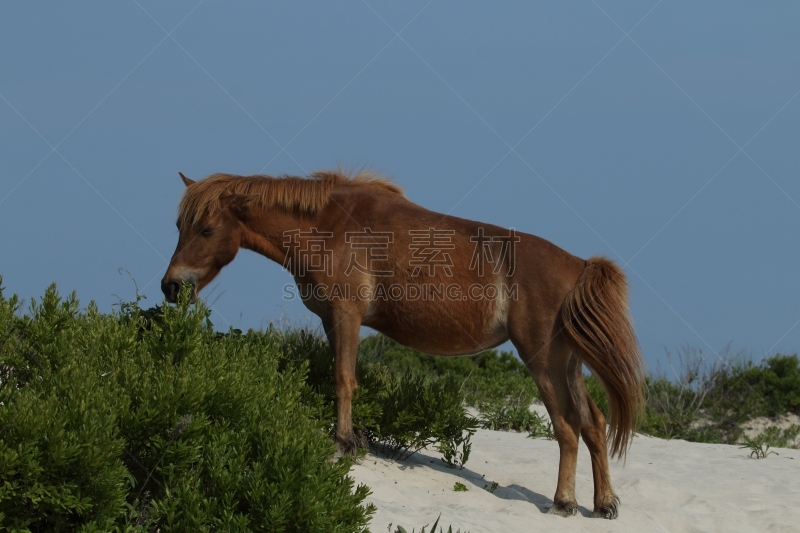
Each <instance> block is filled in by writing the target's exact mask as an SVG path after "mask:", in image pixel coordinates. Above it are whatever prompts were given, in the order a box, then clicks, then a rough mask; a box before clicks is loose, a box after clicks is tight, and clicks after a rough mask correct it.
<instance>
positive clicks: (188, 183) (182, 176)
mask: <svg viewBox="0 0 800 533" xmlns="http://www.w3.org/2000/svg"><path fill="white" fill-rule="evenodd" d="M178 174H180V176H181V179H182V180H183V183H184V185H186V186H187V187H188V186H189V185H193V184H194V180H190V179H189V178H187V177H186V176H184V175H183V172H178Z"/></svg>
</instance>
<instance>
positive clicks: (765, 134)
mask: <svg viewBox="0 0 800 533" xmlns="http://www.w3.org/2000/svg"><path fill="white" fill-rule="evenodd" d="M799 22H800V4H798V3H796V2H769V3H763V2H760V3H754V2H733V1H725V2H721V1H720V2H689V1H680V2H675V1H667V0H664V1H662V2H656V1H644V2H607V1H601V0H597V1H592V0H589V1H576V2H557V3H556V2H529V3H522V2H517V3H498V2H491V3H490V2H483V3H478V2H453V1H448V0H433V1H430V2H429V1H427V0H425V1H422V2H415V1H414V2H402V3H399V2H384V1H377V0H369V1H351V2H341V3H332V2H291V3H290V2H235V3H232V2H220V1H213V0H206V1H203V2H199V1H198V0H194V1H188V2H184V1H177V0H176V1H171V2H155V1H152V2H151V1H144V0H137V1H129V2H126V1H120V2H99V1H96V2H81V3H80V4H78V5H67V3H63V2H4V3H3V4H2V5H0V50H2V53H0V97H1V99H0V227H2V228H3V231H2V233H0V235H2V236H1V237H0V275H2V276H3V284H4V285H5V286H6V291H7V292H9V293H18V294H19V295H20V296H21V297H24V298H26V299H29V298H30V297H31V296H37V297H38V296H40V295H41V294H42V293H43V291H44V289H45V287H46V286H47V285H49V284H50V283H51V282H53V281H55V282H57V283H58V286H59V288H60V290H61V291H62V292H69V291H71V290H73V289H74V290H77V292H78V296H79V298H81V300H82V301H83V302H84V303H88V301H89V300H92V299H93V300H95V301H97V303H98V304H99V305H100V307H101V309H104V310H109V309H110V308H111V305H112V303H114V302H115V301H116V296H115V295H119V296H120V297H122V298H125V299H131V298H132V297H133V294H134V289H133V285H132V283H131V281H130V280H129V279H128V277H127V276H125V275H120V273H119V272H118V268H119V267H124V268H125V269H127V270H128V271H129V272H130V273H131V274H132V275H133V276H134V277H135V279H136V280H137V282H138V284H139V287H140V289H142V291H143V292H144V294H146V295H147V296H148V297H149V299H148V303H150V304H155V303H157V302H159V301H160V299H161V294H160V290H159V287H158V282H159V280H160V278H161V276H162V275H163V272H164V269H165V267H166V262H167V261H168V260H169V258H170V256H171V255H172V252H173V250H174V246H175V243H176V241H177V233H176V230H175V226H174V221H175V214H176V205H177V202H178V199H179V197H180V194H181V191H182V188H183V185H182V184H181V182H180V180H179V178H178V175H177V172H178V171H179V170H180V171H182V172H184V173H186V174H187V175H189V176H191V177H194V178H201V177H203V176H206V175H208V174H211V173H213V172H218V171H221V172H229V173H236V174H253V173H259V172H264V173H270V174H283V173H287V174H299V175H304V174H306V173H308V172H312V171H314V170H317V169H320V168H330V167H333V166H335V165H336V163H337V162H342V163H344V164H350V165H356V164H368V165H370V166H372V167H373V168H375V169H378V170H380V171H382V172H384V173H386V174H388V175H390V176H392V177H393V178H394V179H395V180H396V181H397V182H398V183H399V184H400V185H402V186H403V187H404V188H405V190H406V192H407V194H408V196H409V197H410V198H411V199H412V200H414V201H416V202H417V203H420V204H422V205H424V206H426V207H428V208H430V209H433V210H436V211H440V212H444V213H451V214H454V215H457V216H461V217H465V218H471V219H476V220H482V221H485V222H491V223H494V224H498V225H502V226H507V227H511V226H513V227H515V228H517V229H518V230H520V231H525V232H528V233H533V234H536V235H539V236H542V237H544V238H546V239H549V240H551V241H553V242H554V243H556V244H558V245H559V246H561V247H563V248H565V249H567V250H569V251H570V252H572V253H574V254H576V255H580V256H583V257H588V256H591V255H595V254H605V255H607V256H609V257H611V258H613V259H615V260H617V261H618V262H619V263H620V264H622V265H625V269H626V271H627V272H628V275H629V277H630V280H631V303H632V312H633V315H634V319H635V323H636V328H637V331H638V333H639V336H640V340H641V343H642V346H643V348H644V351H645V354H646V358H647V361H648V364H649V366H650V368H651V369H656V368H657V366H658V365H660V367H661V368H662V369H664V368H666V367H667V360H666V358H665V355H664V354H665V350H669V351H671V352H673V353H675V352H676V351H677V350H678V349H679V348H680V347H681V346H684V345H691V346H696V347H697V348H700V349H702V350H703V351H704V352H705V353H706V357H708V358H709V359H711V360H713V359H715V358H716V357H717V354H718V353H719V352H720V351H721V350H723V349H724V348H725V347H726V346H728V345H730V347H731V349H732V350H733V351H739V350H744V351H747V352H748V353H750V354H751V355H752V356H753V357H755V358H757V359H758V358H760V357H762V356H764V355H768V354H772V353H775V352H776V351H781V352H784V353H795V352H797V351H798V350H799V349H800V325H798V321H800V298H798V296H800V272H798V268H797V265H798V264H800V248H799V247H798V245H797V240H798V239H797V237H798V231H797V229H798V226H800V180H799V179H798V176H797V169H798V167H800V150H798V149H797V147H798V146H800V127H798V125H800V96H798V91H800V68H799V67H800V54H798V50H800V33H799V32H797V31H796V29H797V25H798V23H799ZM290 281H291V279H290V277H289V276H288V274H286V273H285V272H282V271H281V268H280V267H279V266H278V265H276V264H272V263H270V262H269V261H268V260H266V259H264V258H261V257H258V256H256V255H254V254H252V253H250V252H242V253H240V255H239V257H238V258H237V259H236V261H235V262H234V263H233V264H232V265H230V266H229V267H228V268H227V269H226V270H224V271H223V273H222V275H221V276H220V278H218V280H217V281H216V282H215V283H214V284H213V285H215V286H216V288H215V289H214V293H213V294H212V295H211V297H210V301H212V302H214V305H213V307H214V310H215V314H214V316H213V318H212V320H213V321H214V322H215V324H216V325H217V326H219V327H220V328H222V329H227V325H228V324H231V325H233V326H234V327H244V328H246V327H263V326H266V325H267V324H269V323H270V322H278V321H283V322H288V323H292V324H311V325H315V324H316V323H317V321H316V319H315V318H312V316H311V315H310V313H309V312H308V311H306V310H305V308H304V307H303V306H302V304H300V303H298V302H288V303H287V302H285V301H283V300H282V299H281V294H282V287H283V285H284V284H285V283H288V282H290Z"/></svg>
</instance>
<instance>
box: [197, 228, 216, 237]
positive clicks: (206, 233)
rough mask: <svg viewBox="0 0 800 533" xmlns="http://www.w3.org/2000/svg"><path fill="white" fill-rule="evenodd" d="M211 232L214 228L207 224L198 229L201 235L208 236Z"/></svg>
mask: <svg viewBox="0 0 800 533" xmlns="http://www.w3.org/2000/svg"><path fill="white" fill-rule="evenodd" d="M212 233H214V228H211V227H209V226H206V227H205V228H203V229H201V230H200V235H202V236H203V237H210V236H211V234H212Z"/></svg>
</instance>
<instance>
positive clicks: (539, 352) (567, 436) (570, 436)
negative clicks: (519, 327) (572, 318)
mask: <svg viewBox="0 0 800 533" xmlns="http://www.w3.org/2000/svg"><path fill="white" fill-rule="evenodd" d="M515 344H516V343H515ZM517 349H518V350H519V352H520V355H521V356H522V360H523V362H525V365H526V366H527V367H528V370H529V371H530V373H531V376H532V377H533V379H534V380H535V381H536V385H537V386H538V387H539V393H540V394H541V396H542V401H543V402H544V405H545V407H546V408H547V412H548V413H549V414H550V420H551V421H552V424H553V432H554V433H555V437H556V440H558V447H559V450H560V459H559V463H558V486H557V487H556V493H555V496H553V507H551V508H550V513H553V514H557V515H560V516H570V515H574V514H576V513H577V512H578V502H577V500H576V498H575V469H576V467H577V464H578V439H579V436H580V432H581V414H580V412H579V410H578V408H577V406H576V404H575V402H574V400H573V395H572V394H571V392H570V387H569V376H568V372H569V371H570V370H571V369H570V359H571V357H572V350H571V349H570V348H569V347H568V346H567V345H566V344H565V343H564V342H563V341H561V340H560V339H558V338H556V339H553V340H551V341H550V342H548V343H546V344H539V345H538V346H537V343H535V342H534V343H527V342H523V343H519V345H518V346H517Z"/></svg>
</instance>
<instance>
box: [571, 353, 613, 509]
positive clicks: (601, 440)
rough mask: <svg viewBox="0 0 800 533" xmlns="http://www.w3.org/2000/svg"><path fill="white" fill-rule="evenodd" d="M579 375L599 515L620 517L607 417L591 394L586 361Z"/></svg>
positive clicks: (582, 417)
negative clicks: (586, 378)
mask: <svg viewBox="0 0 800 533" xmlns="http://www.w3.org/2000/svg"><path fill="white" fill-rule="evenodd" d="M576 374H577V375H575V376H574V377H575V386H576V388H577V389H578V390H579V394H580V396H581V397H582V398H583V404H584V409H582V410H581V420H582V425H581V435H582V436H583V441H584V442H585V443H586V447H587V448H589V453H590V455H591V457H592V475H593V478H594V513H593V516H595V517H598V518H609V519H612V518H616V517H617V510H618V507H619V498H617V495H616V494H614V489H613V488H612V487H611V473H610V471H609V469H608V451H607V448H606V418H605V417H604V416H603V413H602V412H601V411H600V409H598V407H597V405H596V404H595V403H594V400H592V397H591V396H589V391H588V390H587V389H586V383H585V381H584V379H583V371H582V365H580V364H579V365H578V368H577V372H576Z"/></svg>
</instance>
